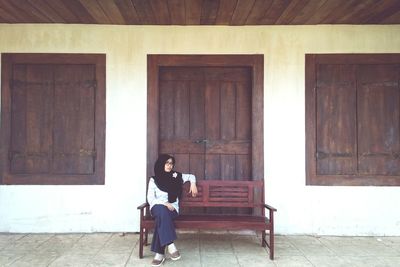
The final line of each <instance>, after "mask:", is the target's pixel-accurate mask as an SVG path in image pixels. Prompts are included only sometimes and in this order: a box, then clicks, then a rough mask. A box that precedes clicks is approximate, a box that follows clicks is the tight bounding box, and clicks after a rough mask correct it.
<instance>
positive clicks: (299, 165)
mask: <svg viewBox="0 0 400 267" xmlns="http://www.w3.org/2000/svg"><path fill="white" fill-rule="evenodd" d="M0 38H1V39H0V52H1V53H9V52H29V53H105V54H107V126H106V127H107V128H106V133H107V140H106V185H105V186H0V232H93V231H138V227H139V225H138V212H137V210H136V206H138V205H139V204H140V203H141V202H143V201H144V199H145V192H144V191H145V174H146V169H145V166H146V90H147V89H146V77H147V74H146V55H147V54H263V55H264V61H265V66H264V69H265V71H264V90H265V99H264V125H265V130H264V132H265V181H266V199H267V201H268V203H270V204H272V205H273V206H276V207H277V208H278V213H277V215H276V231H277V232H278V233H282V234H298V233H305V234H337V235H400V212H398V207H397V206H398V204H397V203H400V188H398V187H318V186H305V149H304V146H305V144H304V127H305V125H304V120H305V117H304V55H305V53H400V27H399V26H295V27H293V26H292V27H287V26H272V27H159V26H150V27H149V26H147V27H143V26H94V25H92V26H88V25H86V26H82V25H6V24H0Z"/></svg>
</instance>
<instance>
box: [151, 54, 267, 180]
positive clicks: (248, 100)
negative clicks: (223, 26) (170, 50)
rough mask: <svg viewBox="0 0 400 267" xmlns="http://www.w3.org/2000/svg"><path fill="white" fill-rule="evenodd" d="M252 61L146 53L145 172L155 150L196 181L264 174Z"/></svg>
mask: <svg viewBox="0 0 400 267" xmlns="http://www.w3.org/2000/svg"><path fill="white" fill-rule="evenodd" d="M229 57H230V58H229ZM235 59H236V60H238V61H239V64H238V63H236V64H235V62H237V61H235ZM244 59H246V60H247V61H249V62H250V63H249V62H247V63H245V61H246V60H244ZM249 59H250V60H249ZM256 59H258V60H255V58H254V56H149V61H148V62H149V92H148V97H149V99H148V106H149V110H148V123H149V124H148V138H149V140H148V175H152V169H153V165H154V161H155V159H156V158H157V156H158V154H160V153H168V154H171V155H174V157H175V158H176V169H177V170H179V171H182V172H184V173H192V174H195V175H196V177H197V179H199V180H203V179H205V180H211V179H212V180H260V179H262V178H263V174H262V172H263V166H262V163H261V161H260V157H261V159H262V153H263V151H262V146H263V145H262V138H260V137H261V135H262V90H259V89H260V88H259V87H260V86H259V85H257V86H255V81H254V78H255V77H257V75H262V73H261V74H260V73H257V75H255V72H259V71H260V70H259V69H258V68H260V67H261V70H262V64H260V58H256ZM256 63H257V64H256ZM261 63H262V57H261ZM255 66H257V67H258V68H256V67H255ZM261 81H262V79H261ZM255 87H256V88H258V91H257V90H255ZM261 88H262V85H261ZM260 91H261V92H260ZM257 111H258V112H257ZM255 120H256V121H255ZM260 163H261V164H260Z"/></svg>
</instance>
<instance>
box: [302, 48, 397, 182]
mask: <svg viewBox="0 0 400 267" xmlns="http://www.w3.org/2000/svg"><path fill="white" fill-rule="evenodd" d="M399 81H400V54H351V55H346V54H342V55H340V54H331V55H306V183H307V185H378V186H382V185H389V186H398V185H400V87H399Z"/></svg>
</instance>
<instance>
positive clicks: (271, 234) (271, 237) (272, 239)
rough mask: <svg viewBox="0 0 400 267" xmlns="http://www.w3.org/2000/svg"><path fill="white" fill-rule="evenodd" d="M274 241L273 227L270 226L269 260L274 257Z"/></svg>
mask: <svg viewBox="0 0 400 267" xmlns="http://www.w3.org/2000/svg"><path fill="white" fill-rule="evenodd" d="M274 242H275V240H274V227H272V228H271V230H269V258H270V259H271V260H273V259H274V247H275V244H274Z"/></svg>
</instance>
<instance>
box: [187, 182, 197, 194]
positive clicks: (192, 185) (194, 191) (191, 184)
mask: <svg viewBox="0 0 400 267" xmlns="http://www.w3.org/2000/svg"><path fill="white" fill-rule="evenodd" d="M190 193H192V197H196V196H197V186H196V184H195V183H190V190H189V194H190Z"/></svg>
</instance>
